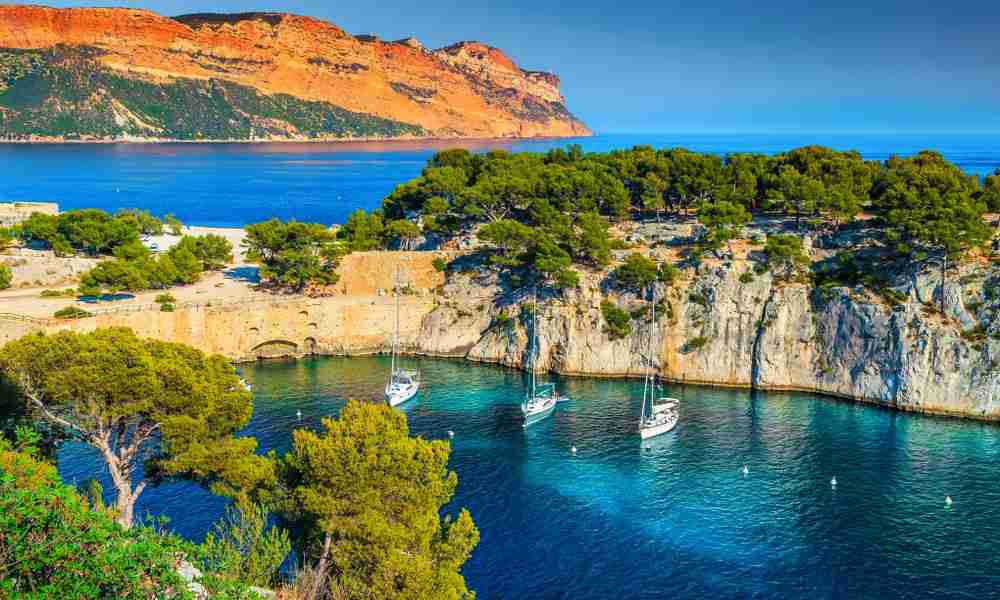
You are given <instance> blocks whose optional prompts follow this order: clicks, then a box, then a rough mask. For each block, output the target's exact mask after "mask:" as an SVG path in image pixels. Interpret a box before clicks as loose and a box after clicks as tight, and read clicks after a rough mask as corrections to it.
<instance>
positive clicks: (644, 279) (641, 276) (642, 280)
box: [612, 252, 659, 291]
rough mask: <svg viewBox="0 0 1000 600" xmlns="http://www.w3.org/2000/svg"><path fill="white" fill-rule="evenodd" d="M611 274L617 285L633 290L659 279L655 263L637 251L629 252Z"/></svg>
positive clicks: (642, 287) (640, 288)
mask: <svg viewBox="0 0 1000 600" xmlns="http://www.w3.org/2000/svg"><path fill="white" fill-rule="evenodd" d="M612 275H613V276H614V278H615V280H616V281H617V282H618V284H619V285H621V286H622V287H624V288H628V289H630V290H634V291H639V290H642V289H644V288H647V287H649V286H650V285H652V284H653V283H654V282H655V281H656V280H657V279H659V271H658V270H657V268H656V263H655V262H653V261H652V260H650V259H648V258H646V257H645V256H643V255H641V254H639V253H637V252H633V253H632V254H629V255H628V257H627V258H626V259H625V262H624V263H622V264H621V265H620V266H618V267H617V268H616V269H615V270H614V271H613V272H612Z"/></svg>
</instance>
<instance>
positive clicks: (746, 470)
mask: <svg viewBox="0 0 1000 600" xmlns="http://www.w3.org/2000/svg"><path fill="white" fill-rule="evenodd" d="M749 474H750V469H749V468H748V467H747V466H746V465H743V476H744V477H746V476H747V475H749Z"/></svg>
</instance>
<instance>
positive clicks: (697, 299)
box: [688, 292, 708, 308]
mask: <svg viewBox="0 0 1000 600" xmlns="http://www.w3.org/2000/svg"><path fill="white" fill-rule="evenodd" d="M688 300H690V301H691V302H694V303H695V304H697V305H699V306H701V307H702V308H708V298H706V297H705V296H704V295H703V294H701V293H700V292H691V293H690V294H688Z"/></svg>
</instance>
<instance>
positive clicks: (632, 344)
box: [0, 252, 1000, 420]
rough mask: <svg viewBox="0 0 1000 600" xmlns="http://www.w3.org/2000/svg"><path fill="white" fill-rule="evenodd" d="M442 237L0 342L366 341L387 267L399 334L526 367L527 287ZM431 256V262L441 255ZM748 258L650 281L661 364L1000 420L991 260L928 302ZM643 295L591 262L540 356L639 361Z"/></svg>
mask: <svg viewBox="0 0 1000 600" xmlns="http://www.w3.org/2000/svg"><path fill="white" fill-rule="evenodd" d="M438 256H443V255H442V254H439V253H435V252H372V253H356V254H351V255H349V256H348V257H346V258H345V260H344V263H343V265H342V266H341V273H342V278H341V281H340V282H339V283H338V286H337V287H338V290H337V294H336V295H334V296H331V297H325V298H304V297H300V296H292V297H273V296H268V295H266V294H263V295H261V296H259V297H256V298H254V299H253V300H252V301H250V300H248V301H244V302H239V303H225V302H216V303H213V302H212V301H211V300H208V301H205V302H203V303H201V304H194V305H183V304H182V305H178V307H177V310H176V311H175V312H172V313H166V312H160V311H159V310H158V307H157V306H156V305H151V306H149V307H147V308H145V309H142V308H140V309H135V308H129V309H125V310H118V309H112V310H110V311H108V312H106V313H104V314H99V315H98V316H97V317H95V318H86V319H79V320H76V321H69V322H56V321H50V322H48V323H45V322H41V321H35V322H17V321H10V320H6V321H5V320H4V318H3V317H4V315H0V343H2V342H3V341H5V340H6V339H12V338H14V337H18V336H20V335H24V334H25V333H27V332H28V331H30V330H36V329H48V330H57V329H76V330H89V329H94V328H96V327H108V326H127V327H131V328H133V329H135V330H136V332H137V333H139V334H140V335H142V336H149V337H157V338H161V339H167V340H172V341H180V342H185V343H188V344H192V345H194V346H197V347H199V348H201V349H202V350H205V351H208V352H218V353H222V354H224V355H226V356H228V357H230V358H232V359H234V360H255V359H257V358H268V357H279V356H303V355H308V354H362V353H371V352H384V351H386V350H387V349H388V348H389V345H390V344H391V339H392V337H391V336H392V331H393V323H394V319H393V316H394V303H393V301H392V297H391V295H389V294H388V293H387V290H388V289H390V288H391V286H392V285H393V283H392V282H393V280H394V277H395V273H396V266H397V265H399V267H400V271H401V273H402V276H403V278H404V281H405V283H406V289H407V294H406V295H404V296H403V298H402V308H401V312H402V318H401V335H402V342H403V346H404V348H405V349H406V350H407V351H409V352H412V353H417V354H424V355H433V356H451V357H464V358H468V359H470V360H475V361H484V362H494V363H499V364H503V365H508V366H511V367H516V368H521V367H523V366H524V365H525V364H526V360H525V356H526V349H527V346H528V333H529V327H528V324H529V320H528V319H527V315H526V312H525V311H524V310H523V308H522V307H526V306H527V302H528V301H529V300H530V299H529V298H528V296H526V294H525V292H524V291H523V290H521V291H511V290H507V289H505V288H503V287H502V286H501V285H500V284H499V283H498V280H497V276H496V275H495V274H494V273H491V272H489V271H488V270H485V269H480V270H470V271H468V272H456V273H451V274H450V275H449V276H448V277H447V280H446V277H445V275H444V274H443V273H441V272H439V271H438V270H437V269H436V268H435V267H434V262H433V260H434V258H435V257H438ZM439 264H440V263H439ZM749 271H750V264H749V263H748V262H747V261H742V260H734V261H717V260H715V261H705V262H703V263H702V264H701V265H700V266H697V267H692V268H688V269H686V270H684V271H683V273H682V276H681V279H680V280H679V281H678V282H676V283H675V284H674V285H666V284H659V285H658V286H657V288H656V290H655V297H656V299H657V300H658V301H660V302H661V304H660V307H661V308H660V309H659V310H658V315H657V316H658V319H657V322H656V329H655V332H656V333H655V335H656V340H657V349H656V350H655V352H654V357H653V359H654V361H655V362H656V364H658V365H659V372H660V374H661V376H662V377H663V378H664V379H667V380H670V381H677V382H687V383H700V384H710V385H720V386H735V387H746V388H751V387H753V388H758V389H787V390H803V391H814V392H819V393H823V394H828V395H832V396H839V397H844V398H851V399H855V400H861V401H865V402H871V403H876V404H880V405H884V406H888V407H894V408H899V409H903V410H912V411H922V412H930V413H939V414H951V415H959V416H965V417H971V418H978V419H989V420H998V419H1000V318H998V317H997V315H998V314H1000V293H998V290H1000V268H998V267H997V266H993V267H984V266H976V265H965V266H963V267H962V269H961V272H960V273H958V274H956V275H954V276H953V280H951V281H950V283H949V285H948V286H947V290H948V292H947V294H946V297H945V308H946V310H945V312H946V317H943V316H942V315H941V314H940V313H939V312H938V310H937V308H936V306H937V305H938V302H939V300H940V295H941V285H940V277H939V275H938V274H936V273H932V272H928V271H915V272H913V273H910V274H902V275H901V276H900V277H899V278H898V279H899V285H898V286H897V287H896V288H895V289H896V292H897V294H896V295H895V297H896V298H897V301H896V302H894V303H892V304H890V303H887V302H886V301H885V300H884V299H883V298H881V297H879V296H877V295H873V294H871V293H869V292H866V291H865V290H864V289H863V288H848V287H835V288H830V289H826V290H817V289H814V288H811V287H807V286H805V285H802V284H797V283H787V282H783V281H779V280H776V279H775V278H774V277H773V276H772V275H771V274H770V273H764V274H760V275H754V276H753V277H752V278H751V277H748V276H747V274H748V272H749ZM609 297H610V298H612V299H613V300H614V301H615V302H616V303H617V304H619V305H620V306H622V307H623V308H626V309H629V310H632V311H634V313H635V315H636V316H635V318H634V319H633V321H632V323H631V325H632V332H631V333H630V334H629V335H627V336H625V337H624V338H621V339H611V337H610V336H609V335H608V333H607V331H606V327H605V324H604V321H603V316H602V314H601V310H600V304H601V301H602V299H604V298H609ZM647 304H648V302H647V301H646V300H644V299H640V298H637V297H635V296H634V295H630V294H627V293H623V292H620V291H616V290H614V289H613V288H609V287H608V285H607V283H606V278H605V276H604V275H603V274H599V273H590V274H587V275H585V276H584V277H583V278H582V279H581V285H580V287H579V288H578V289H576V290H574V291H572V292H570V293H567V294H565V295H564V296H552V295H543V296H542V297H541V299H540V301H539V306H540V308H539V311H538V338H539V347H540V348H539V362H538V367H539V369H544V370H552V371H555V372H559V373H564V374H573V375H593V376H602V377H625V376H641V375H642V373H643V372H644V369H645V368H646V367H645V365H646V364H647V362H646V358H645V356H646V355H648V353H647V352H646V348H647V344H648V341H649V337H648V336H649V335H650V334H651V333H652V332H653V331H654V330H653V327H652V322H651V319H650V317H649V316H648V315H643V314H642V312H641V308H642V307H643V306H645V305H647Z"/></svg>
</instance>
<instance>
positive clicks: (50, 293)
mask: <svg viewBox="0 0 1000 600" xmlns="http://www.w3.org/2000/svg"><path fill="white" fill-rule="evenodd" d="M39 296H41V297H42V298H74V297H76V290H74V289H73V288H66V289H64V290H42V292H41V293H40V294H39Z"/></svg>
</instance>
